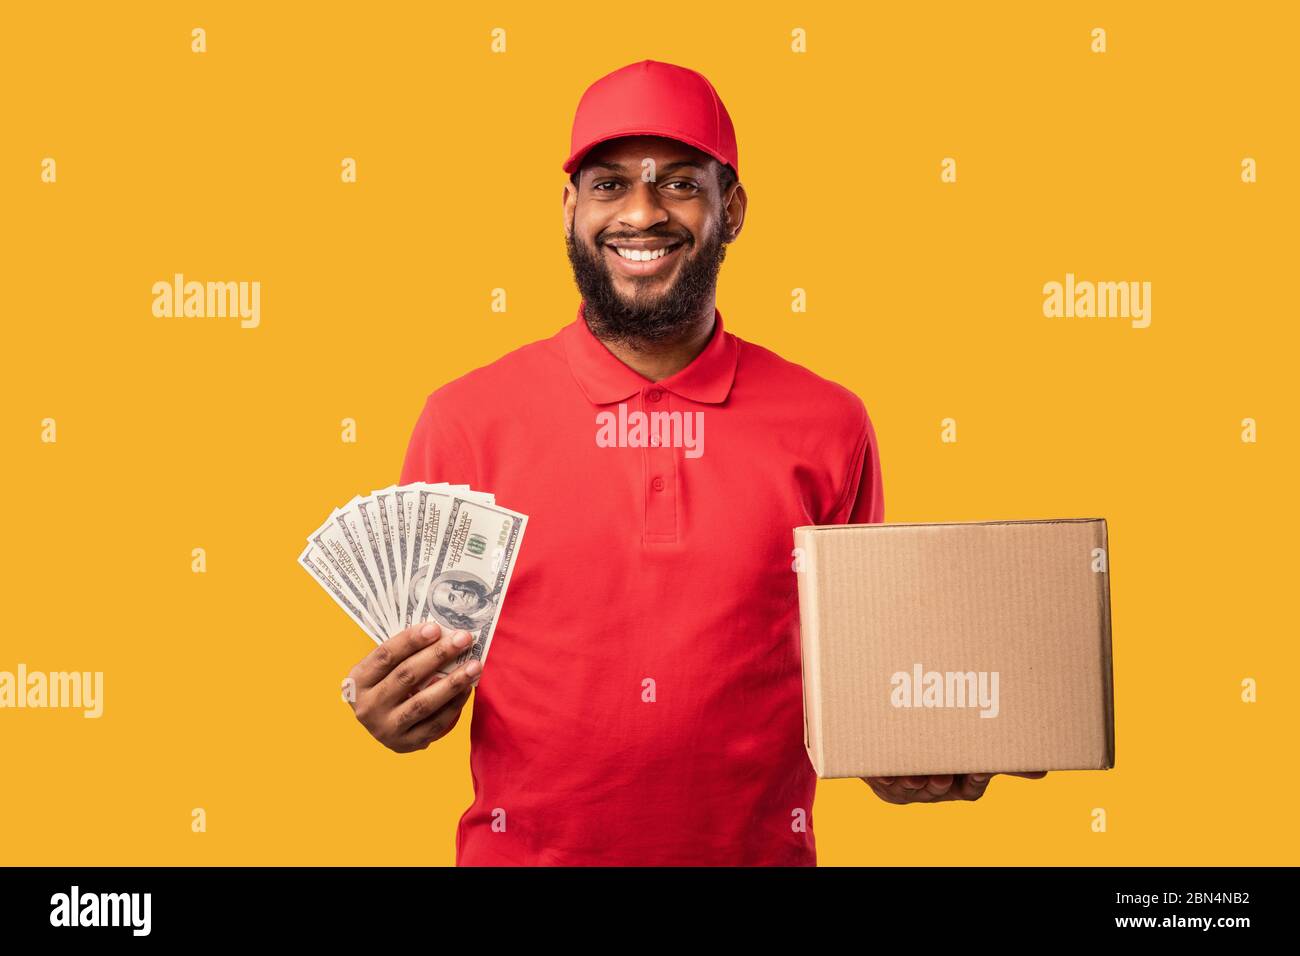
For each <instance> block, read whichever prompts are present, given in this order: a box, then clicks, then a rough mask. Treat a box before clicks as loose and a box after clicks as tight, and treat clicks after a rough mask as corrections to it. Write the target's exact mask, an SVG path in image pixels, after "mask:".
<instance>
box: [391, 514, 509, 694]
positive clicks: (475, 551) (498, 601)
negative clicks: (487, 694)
mask: <svg viewBox="0 0 1300 956" xmlns="http://www.w3.org/2000/svg"><path fill="white" fill-rule="evenodd" d="M527 524H528V517H527V516H526V515H521V514H518V513H516V512H514V511H510V510H509V509H507V508H502V507H500V506H499V505H495V504H485V503H483V502H480V501H472V500H469V499H467V498H463V497H459V496H457V497H453V498H452V501H451V506H450V508H449V509H448V512H447V516H446V520H445V527H444V528H443V530H442V533H441V535H440V537H441V542H440V544H439V546H438V558H437V560H436V561H435V562H434V565H433V568H432V569H431V570H430V571H429V574H428V576H427V578H428V580H427V581H426V582H425V585H424V591H423V596H422V597H421V601H420V611H419V614H418V617H417V618H416V620H421V621H423V620H434V621H437V622H438V623H439V624H441V625H442V626H443V627H445V628H450V629H452V630H466V631H469V632H470V634H471V635H472V636H473V643H472V644H471V645H470V646H469V647H468V648H466V649H465V651H464V652H463V653H462V654H460V655H459V656H458V657H457V658H456V660H455V661H453V662H450V663H447V664H444V665H443V667H442V669H441V670H440V671H439V673H441V674H443V675H447V674H450V673H451V672H452V671H454V670H455V669H456V668H457V667H460V666H461V665H463V664H464V663H465V662H466V661H468V660H469V659H470V658H475V659H477V660H478V661H480V662H481V663H483V664H484V665H485V666H486V663H487V655H488V650H489V649H490V648H491V646H492V635H493V633H494V632H495V631H496V624H497V619H498V618H499V617H500V614H501V607H502V605H503V603H504V602H505V598H506V588H507V587H508V586H509V584H510V575H511V573H512V572H513V571H514V567H515V556H516V555H517V554H518V552H519V546H520V544H521V542H522V541H523V536H524V529H525V527H526V526H527ZM480 673H481V672H480ZM473 683H475V684H477V683H478V681H477V679H476V680H475V681H473Z"/></svg>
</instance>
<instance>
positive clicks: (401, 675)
mask: <svg viewBox="0 0 1300 956" xmlns="http://www.w3.org/2000/svg"><path fill="white" fill-rule="evenodd" d="M437 626H438V625H436V624H434V625H433V627H435V628H436V627H437ZM471 640H472V638H471V637H470V636H469V634H468V632H466V631H450V630H446V629H443V630H442V637H441V638H439V639H438V640H435V641H434V642H433V643H432V644H429V645H428V646H427V647H422V648H420V649H419V650H417V651H416V652H415V653H414V654H412V655H411V656H410V657H408V658H406V659H405V660H404V661H402V662H401V663H399V664H398V665H397V666H396V667H394V668H393V669H392V670H391V671H389V672H388V676H387V677H385V678H384V679H383V680H382V681H380V682H379V685H378V686H377V687H376V688H375V690H374V693H375V695H376V699H377V700H379V701H381V702H382V703H384V704H388V705H393V704H396V703H397V702H398V701H401V700H405V699H406V698H407V697H410V696H412V695H413V694H415V693H417V692H418V691H421V690H423V689H424V687H425V686H426V684H428V682H429V678H431V677H434V676H435V675H436V674H437V673H438V671H439V670H442V669H443V665H445V664H446V663H447V662H449V661H454V660H455V659H456V658H457V657H459V656H460V655H461V654H463V653H464V652H465V648H467V647H469V645H470V642H471Z"/></svg>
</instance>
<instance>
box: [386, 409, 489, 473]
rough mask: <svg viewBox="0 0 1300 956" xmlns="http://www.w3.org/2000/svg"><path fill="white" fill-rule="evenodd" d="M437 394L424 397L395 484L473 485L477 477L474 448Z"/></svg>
mask: <svg viewBox="0 0 1300 956" xmlns="http://www.w3.org/2000/svg"><path fill="white" fill-rule="evenodd" d="M437 395H438V393H437V392H434V393H433V394H432V395H430V396H429V397H428V398H427V399H426V400H425V402H424V408H423V409H421V411H420V417H419V418H418V419H416V422H415V428H414V429H413V430H412V432H411V440H410V443H409V444H408V445H407V446H406V458H405V460H404V461H403V463H402V476H401V478H400V479H399V481H398V484H402V485H409V484H411V483H412V482H415V481H427V482H431V483H432V482H438V481H446V482H449V483H450V484H453V485H469V486H470V487H473V486H474V484H475V480H476V474H475V468H474V455H473V449H471V448H470V446H469V445H468V444H467V443H466V441H465V436H464V432H463V431H462V429H461V428H460V427H459V425H458V424H457V422H456V420H455V416H454V415H451V414H448V413H447V412H446V411H444V409H443V408H442V405H441V404H440V402H439V401H438V400H437Z"/></svg>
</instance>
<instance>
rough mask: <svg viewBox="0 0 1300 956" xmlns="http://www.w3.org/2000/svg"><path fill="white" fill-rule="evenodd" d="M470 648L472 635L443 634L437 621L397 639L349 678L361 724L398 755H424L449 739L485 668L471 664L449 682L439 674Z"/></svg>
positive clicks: (380, 648) (416, 626)
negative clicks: (449, 662) (477, 679)
mask: <svg viewBox="0 0 1300 956" xmlns="http://www.w3.org/2000/svg"><path fill="white" fill-rule="evenodd" d="M469 644H470V635H469V634H468V633H467V632H465V631H450V630H444V629H443V628H442V627H441V626H440V625H438V624H437V623H435V622H433V621H424V622H421V623H419V624H414V625H412V626H411V627H408V628H407V629H406V630H404V631H401V632H400V633H398V634H394V635H393V636H392V637H390V638H389V639H388V640H387V641H385V642H384V643H382V644H380V645H379V646H378V647H376V648H375V649H374V650H373V651H371V652H370V653H369V654H368V655H366V657H365V659H364V660H362V661H361V663H360V664H358V665H357V666H356V667H354V668H352V672H351V673H350V674H348V678H349V680H351V681H352V688H353V694H352V698H353V699H352V700H351V703H352V709H353V711H355V712H356V715H357V720H359V721H361V725H362V726H363V727H365V728H366V730H368V731H370V734H371V736H373V737H374V738H375V739H376V740H378V741H379V742H380V743H381V744H383V745H384V746H385V747H387V748H388V749H390V750H393V751H396V752H397V753H399V754H404V753H411V752H412V751H415V750H424V749H425V748H426V747H428V746H429V744H431V743H433V742H434V741H435V740H437V739H438V738H440V737H443V736H445V735H446V734H447V733H448V732H449V731H450V730H451V729H452V728H453V727H455V726H456V721H458V720H459V719H460V712H461V708H463V707H464V706H465V702H466V701H467V700H469V695H470V691H471V690H473V689H474V683H475V682H476V678H477V677H478V674H479V673H480V672H481V671H482V669H483V667H482V664H481V663H480V662H479V661H476V660H472V659H471V660H469V661H467V662H466V663H465V664H464V665H463V666H462V667H458V668H457V669H456V670H454V671H452V673H451V674H450V675H448V676H446V677H443V676H441V675H439V674H438V669H439V668H440V667H442V666H443V665H444V664H445V663H446V662H447V661H451V660H455V659H456V658H457V657H459V656H460V655H461V654H462V653H464V651H465V648H466V647H468V646H469Z"/></svg>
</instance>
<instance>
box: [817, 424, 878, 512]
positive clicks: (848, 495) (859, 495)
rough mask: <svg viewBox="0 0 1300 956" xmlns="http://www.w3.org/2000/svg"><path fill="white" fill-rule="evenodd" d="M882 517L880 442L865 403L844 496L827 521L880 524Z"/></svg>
mask: <svg viewBox="0 0 1300 956" xmlns="http://www.w3.org/2000/svg"><path fill="white" fill-rule="evenodd" d="M884 520H885V492H884V486H883V485H882V483H881V475H880V446H879V444H878V443H877V441H876V430H875V428H874V427H872V424H871V416H870V415H868V414H867V409H866V406H865V405H864V406H863V407H862V432H861V435H860V436H859V438H858V442H857V450H856V451H855V452H854V455H853V459H852V463H851V465H850V468H849V476H848V480H847V484H846V486H845V490H844V497H843V500H842V503H841V504H840V506H839V508H837V509H836V512H835V516H834V518H833V519H832V520H831V521H830V522H829V523H830V524H879V523H881V522H883V521H884Z"/></svg>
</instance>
